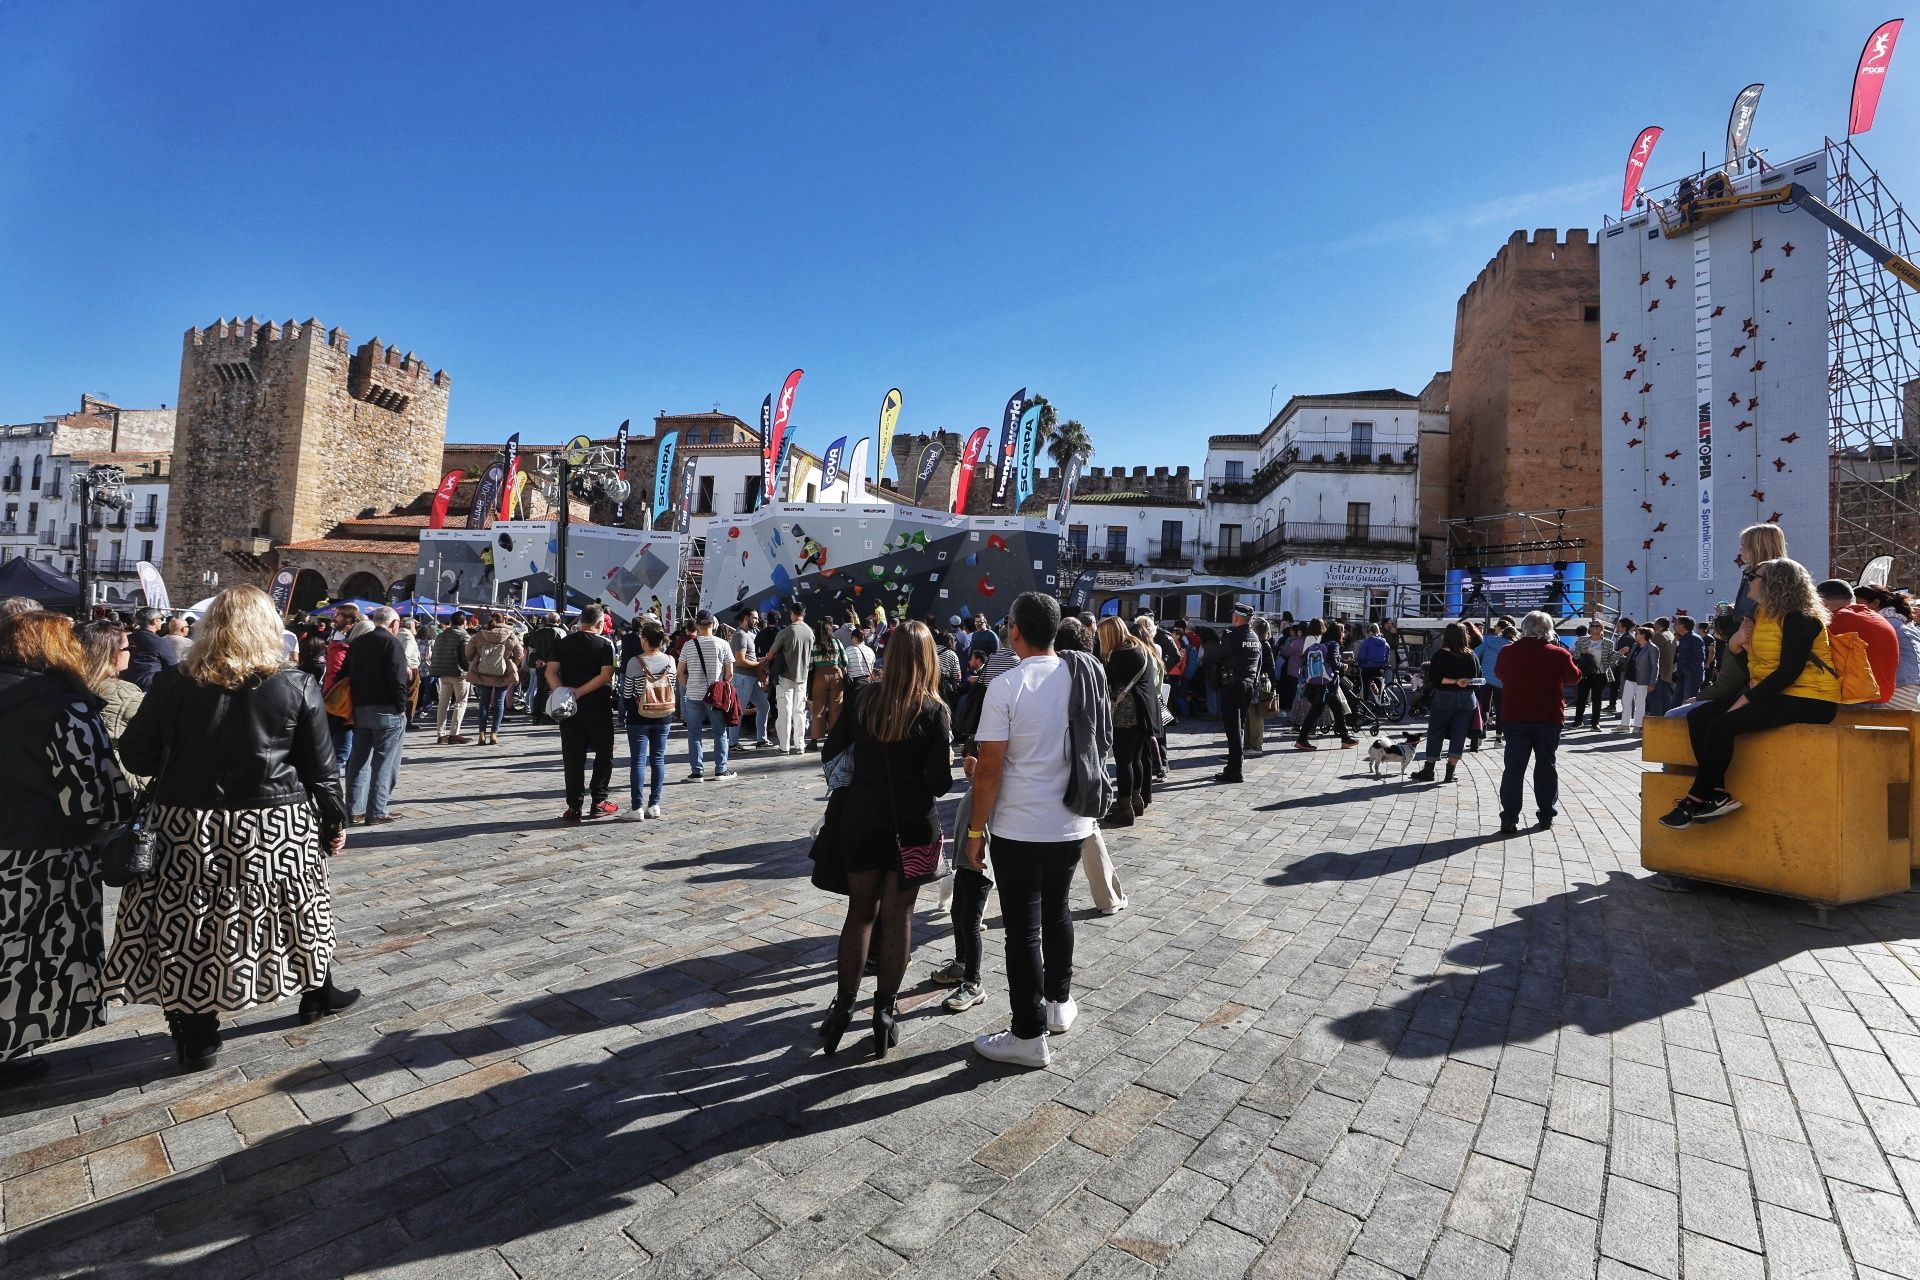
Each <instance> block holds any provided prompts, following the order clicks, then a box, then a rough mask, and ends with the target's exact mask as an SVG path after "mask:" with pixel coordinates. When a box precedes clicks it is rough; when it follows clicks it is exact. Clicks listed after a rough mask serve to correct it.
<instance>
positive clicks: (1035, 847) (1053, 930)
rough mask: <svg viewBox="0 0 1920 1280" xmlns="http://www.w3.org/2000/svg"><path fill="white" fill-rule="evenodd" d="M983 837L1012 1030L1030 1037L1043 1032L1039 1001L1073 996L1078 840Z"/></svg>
mask: <svg viewBox="0 0 1920 1280" xmlns="http://www.w3.org/2000/svg"><path fill="white" fill-rule="evenodd" d="M988 839H989V841H990V842H991V843H990V846H989V847H990V853H989V856H990V857H991V858H992V860H993V873H994V875H996V876H998V877H999V880H1000V915H1001V917H1002V919H1004V920H1005V922H1006V928H1007V1003H1008V1004H1009V1005H1010V1006H1011V1007H1012V1009H1013V1034H1014V1035H1016V1036H1018V1037H1019V1038H1020V1039H1022V1040H1031V1039H1033V1038H1034V1037H1035V1036H1041V1035H1045V1034H1046V1032H1047V1010H1046V1003H1045V1002H1046V1001H1048V1000H1053V1001H1056V1002H1057V1001H1061V1000H1066V999H1068V998H1069V997H1071V996H1072V994H1073V915H1072V913H1071V912H1070V911H1069V909H1068V902H1067V891H1068V890H1069V889H1070V888H1071V887H1072V885H1073V873H1074V871H1075V869H1077V868H1078V867H1079V865H1080V841H1078V840H1057V841H1037V840H1009V839H1006V838H1005V837H1003V836H1001V835H999V834H997V833H995V834H992V835H989V837H988ZM955 892H956V893H957V892H958V890H957V889H956V890H955Z"/></svg>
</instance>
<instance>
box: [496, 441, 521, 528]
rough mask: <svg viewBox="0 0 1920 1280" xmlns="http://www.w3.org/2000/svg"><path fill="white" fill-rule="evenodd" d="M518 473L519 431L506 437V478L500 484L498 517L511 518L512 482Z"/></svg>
mask: <svg viewBox="0 0 1920 1280" xmlns="http://www.w3.org/2000/svg"><path fill="white" fill-rule="evenodd" d="M519 474H520V433H519V432H518V431H516V432H514V433H513V434H512V435H510V436H508V437H507V470H506V479H505V480H504V481H502V482H501V485H500V518H501V519H502V520H511V519H513V482H514V479H515V478H516V477H518V476H519Z"/></svg>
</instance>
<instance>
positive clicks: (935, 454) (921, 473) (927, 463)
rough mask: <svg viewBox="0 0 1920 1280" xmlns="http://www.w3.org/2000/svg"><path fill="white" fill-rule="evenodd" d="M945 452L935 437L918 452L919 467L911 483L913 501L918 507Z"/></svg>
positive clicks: (938, 438)
mask: <svg viewBox="0 0 1920 1280" xmlns="http://www.w3.org/2000/svg"><path fill="white" fill-rule="evenodd" d="M944 452H945V450H944V449H942V448H941V445H940V437H938V436H935V437H934V438H933V439H932V440H930V441H928V442H927V447H926V448H924V449H922V450H921V451H920V466H919V467H918V468H917V470H916V473H915V476H914V481H913V501H914V505H916V506H918V505H919V502H920V499H921V498H923V497H925V496H926V493H927V486H928V485H929V484H931V483H932V482H933V473H934V472H936V471H938V470H939V469H940V456H941V454H943V453H944Z"/></svg>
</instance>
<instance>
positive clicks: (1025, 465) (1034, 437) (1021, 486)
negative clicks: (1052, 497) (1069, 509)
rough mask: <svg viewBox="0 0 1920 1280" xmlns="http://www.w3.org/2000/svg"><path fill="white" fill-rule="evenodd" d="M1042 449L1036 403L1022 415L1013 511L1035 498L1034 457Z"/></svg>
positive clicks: (1015, 467)
mask: <svg viewBox="0 0 1920 1280" xmlns="http://www.w3.org/2000/svg"><path fill="white" fill-rule="evenodd" d="M1039 448H1040V405H1039V403H1038V402H1037V401H1036V402H1035V403H1033V404H1030V405H1028V406H1027V411H1026V412H1025V413H1023V414H1021V415H1020V430H1019V438H1018V440H1017V441H1016V442H1015V444H1014V454H1015V457H1014V469H1015V471H1016V472H1017V473H1018V474H1017V475H1016V476H1015V477H1014V484H1013V509H1014V510H1015V511H1018V510H1020V504H1021V503H1023V502H1025V501H1026V500H1027V499H1028V498H1030V497H1032V496H1033V455H1034V454H1035V453H1036V452H1037V451H1038V450H1039Z"/></svg>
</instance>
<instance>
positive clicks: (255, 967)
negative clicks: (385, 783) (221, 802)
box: [106, 803, 334, 1013]
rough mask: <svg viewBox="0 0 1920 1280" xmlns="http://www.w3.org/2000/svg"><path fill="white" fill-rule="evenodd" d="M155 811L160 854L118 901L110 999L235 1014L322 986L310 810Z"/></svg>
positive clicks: (322, 862) (323, 913)
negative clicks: (151, 867) (151, 871)
mask: <svg viewBox="0 0 1920 1280" xmlns="http://www.w3.org/2000/svg"><path fill="white" fill-rule="evenodd" d="M154 812H155V815H156V818H157V824H156V825H157V829H158V831H159V835H160V848H159V852H158V855H157V856H156V858H155V860H154V869H153V873H152V874H151V875H148V876H143V877H141V878H140V879H139V880H137V881H135V882H134V883H133V884H131V885H129V886H128V887H127V891H126V893H125V894H123V895H122V896H121V899H120V914H119V917H118V919H117V920H116V922H115V928H114V938H113V951H112V953H111V954H109V955H108V957H107V973H106V981H107V995H108V996H109V997H110V998H112V999H116V1000H123V1001H125V1002H126V1003H128V1004H157V1005H159V1006H161V1007H162V1008H164V1009H167V1010H169V1011H173V1012H179V1013H238V1012H239V1011H240V1010H242V1009H248V1008H251V1007H253V1006H254V1005H257V1004H268V1003H271V1002H272V1001H275V1000H283V999H285V998H287V997H288V996H294V995H298V994H299V993H301V992H302V991H307V990H310V989H312V988H314V987H317V986H319V985H321V983H323V982H324V981H325V980H326V976H327V966H328V965H329V964H330V963H332V961H333V948H334V934H333V893H332V890H331V889H330V888H329V887H328V885H327V863H326V859H325V858H324V857H322V856H321V853H320V839H319V823H318V822H317V820H316V819H315V817H314V812H313V808H312V806H310V805H308V804H304V803H302V804H290V805H282V806H280V807H278V808H274V809H177V808H173V807H171V806H168V805H159V806H156V807H155V810H154Z"/></svg>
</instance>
